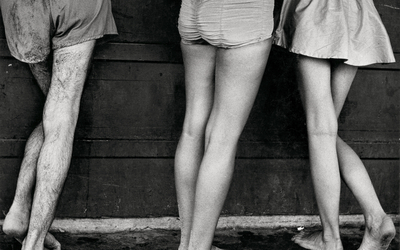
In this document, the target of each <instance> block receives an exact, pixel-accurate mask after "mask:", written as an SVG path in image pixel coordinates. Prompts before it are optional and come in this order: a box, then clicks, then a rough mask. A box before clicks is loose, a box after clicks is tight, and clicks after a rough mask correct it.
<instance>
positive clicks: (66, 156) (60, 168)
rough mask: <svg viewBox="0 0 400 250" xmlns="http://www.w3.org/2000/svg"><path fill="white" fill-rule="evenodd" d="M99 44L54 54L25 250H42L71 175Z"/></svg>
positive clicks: (67, 48)
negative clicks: (75, 140) (78, 126)
mask: <svg viewBox="0 0 400 250" xmlns="http://www.w3.org/2000/svg"><path fill="white" fill-rule="evenodd" d="M94 44H95V41H89V42H85V43H81V44H78V45H73V46H70V47H66V48H62V49H58V50H56V51H54V62H53V72H52V81H51V86H50V90H49V94H48V97H47V99H46V104H45V107H44V113H43V128H44V137H45V140H44V143H43V146H42V149H41V152H40V156H39V160H38V167H37V176H36V189H35V193H34V196H33V203H32V212H31V217H30V223H29V229H28V234H27V237H26V238H25V240H24V243H23V246H22V249H23V250H31V249H32V250H41V249H43V247H44V240H45V236H46V234H47V232H48V230H49V228H50V225H51V223H52V221H53V219H54V214H55V208H56V205H57V200H58V197H59V195H60V193H61V191H62V187H63V185H64V181H65V178H66V176H67V172H68V168H69V164H70V160H71V152H72V143H73V137H74V132H75V127H76V121H77V118H78V112H79V105H80V99H81V94H82V90H83V85H84V82H85V79H86V75H87V69H88V66H89V63H90V59H91V55H92V52H93V47H94Z"/></svg>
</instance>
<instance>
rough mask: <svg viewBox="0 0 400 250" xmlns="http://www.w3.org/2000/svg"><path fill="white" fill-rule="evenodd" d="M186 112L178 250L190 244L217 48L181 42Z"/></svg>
mask: <svg viewBox="0 0 400 250" xmlns="http://www.w3.org/2000/svg"><path fill="white" fill-rule="evenodd" d="M182 54H183V60H184V66H185V81H186V84H185V85H186V113H185V121H184V124H183V131H182V135H181V138H180V140H179V143H178V148H177V150H176V155H175V186H176V193H177V197H178V207H179V218H180V220H181V242H180V245H179V250H186V249H187V248H188V246H189V238H190V229H191V227H192V219H193V209H194V196H195V188H196V180H197V175H198V172H199V167H200V163H201V159H202V158H203V153H204V136H205V129H206V124H207V121H208V118H209V116H210V112H211V106H212V101H213V95H214V68H215V56H216V48H215V47H213V46H209V45H185V44H182Z"/></svg>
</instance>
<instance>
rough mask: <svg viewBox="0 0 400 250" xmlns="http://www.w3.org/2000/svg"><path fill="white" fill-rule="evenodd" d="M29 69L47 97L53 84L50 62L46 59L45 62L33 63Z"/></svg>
mask: <svg viewBox="0 0 400 250" xmlns="http://www.w3.org/2000/svg"><path fill="white" fill-rule="evenodd" d="M29 68H30V69H31V72H32V74H33V76H34V77H35V79H36V82H37V83H38V85H39V87H40V89H41V90H42V92H43V94H44V95H45V96H47V93H48V92H49V89H50V84H51V65H50V62H49V61H48V60H47V59H46V60H45V61H43V62H39V63H31V64H29Z"/></svg>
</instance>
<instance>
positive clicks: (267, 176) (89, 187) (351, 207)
mask: <svg viewBox="0 0 400 250" xmlns="http://www.w3.org/2000/svg"><path fill="white" fill-rule="evenodd" d="M19 161H20V159H5V158H0V173H1V175H0V188H1V190H2V194H1V199H0V210H3V211H7V210H8V208H9V206H10V204H11V201H12V197H13V194H14V190H15V181H16V178H17V175H18V164H19ZM364 163H365V164H366V167H367V170H368V171H369V173H370V176H371V179H372V182H373V184H374V185H375V188H376V192H377V194H378V196H379V198H380V200H381V203H382V206H383V207H384V209H385V211H386V212H388V213H397V209H398V203H399V196H398V190H399V168H398V162H397V160H364ZM341 197H342V198H341V200H342V203H341V210H340V212H341V213H342V214H357V213H361V210H360V207H359V205H358V204H357V202H356V201H355V200H354V197H353V196H352V194H351V193H350V192H349V190H348V189H347V188H346V187H345V185H344V184H343V186H342V194H341ZM177 212H178V210H177V204H176V197H175V188H174V176H173V159H161V158H145V159H139V158H123V159H115V158H97V159H93V158H84V159H74V160H73V162H72V166H71V168H70V174H69V176H68V178H67V182H66V186H65V188H64V192H63V194H62V197H61V200H60V203H59V206H58V209H57V216H58V217H80V218H99V217H160V216H162V217H164V216H177ZM222 214H223V215H240V216H243V215H254V216H256V215H293V214H298V215H311V214H317V208H316V203H315V199H314V197H313V189H312V185H311V177H310V173H309V166H308V161H307V160H304V159H292V160H291V159H238V160H237V162H236V166H235V173H234V177H233V181H232V186H231V188H230V191H229V194H228V198H227V200H226V202H225V206H224V208H223V211H222ZM0 218H3V217H1V216H0Z"/></svg>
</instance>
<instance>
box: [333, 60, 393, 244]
mask: <svg viewBox="0 0 400 250" xmlns="http://www.w3.org/2000/svg"><path fill="white" fill-rule="evenodd" d="M356 72H357V67H352V66H349V65H346V64H344V63H341V64H339V65H338V66H337V67H335V68H334V69H333V71H332V94H333V100H334V104H335V110H336V116H337V117H339V114H340V111H341V110H342V107H343V104H344V102H345V99H346V97H347V94H348V91H349V89H350V86H351V84H352V82H353V80H354V77H355V74H356ZM337 150H338V156H339V166H340V170H341V174H342V178H343V179H344V181H345V182H346V184H347V186H348V187H349V188H350V190H351V191H352V193H353V194H354V196H355V197H356V199H357V201H358V202H359V204H360V206H361V208H362V210H363V214H364V217H365V222H366V230H365V234H364V239H363V242H362V244H361V247H360V250H385V249H387V248H388V246H389V244H390V241H391V240H392V239H393V238H394V236H395V232H396V231H395V228H394V225H393V222H392V220H391V219H390V218H389V217H388V216H387V215H386V213H385V212H384V210H383V208H382V206H381V204H380V202H379V199H378V196H377V195H376V192H375V189H374V187H373V185H372V183H371V179H370V178H369V175H368V173H367V171H366V169H365V167H364V164H363V163H362V161H361V160H360V158H359V157H358V155H357V154H356V153H355V152H354V151H353V149H352V148H351V147H349V146H348V145H347V143H346V142H344V141H343V140H342V139H341V138H340V137H338V138H337Z"/></svg>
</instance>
